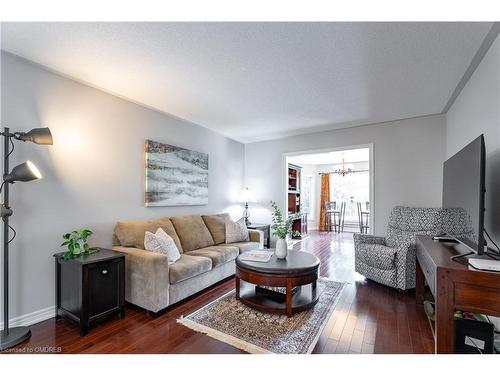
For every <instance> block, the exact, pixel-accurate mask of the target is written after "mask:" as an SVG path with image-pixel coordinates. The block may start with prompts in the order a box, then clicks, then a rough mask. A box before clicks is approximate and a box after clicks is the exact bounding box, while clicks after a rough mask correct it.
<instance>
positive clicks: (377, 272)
mask: <svg viewBox="0 0 500 375" xmlns="http://www.w3.org/2000/svg"><path fill="white" fill-rule="evenodd" d="M440 233H447V234H450V235H458V234H460V235H462V236H473V232H472V226H471V223H470V220H469V218H468V216H467V215H466V213H465V211H463V210H461V209H441V208H415V207H401V206H396V207H394V208H393V210H392V212H391V215H390V217H389V225H388V229H387V236H386V237H377V236H371V235H366V234H358V233H355V234H354V249H355V269H356V272H359V273H360V274H362V275H363V276H365V277H367V278H368V279H371V280H373V281H376V282H378V283H381V284H384V285H387V286H390V287H393V288H397V289H401V290H407V289H412V288H415V270H416V247H415V236H416V235H418V234H424V235H436V234H440Z"/></svg>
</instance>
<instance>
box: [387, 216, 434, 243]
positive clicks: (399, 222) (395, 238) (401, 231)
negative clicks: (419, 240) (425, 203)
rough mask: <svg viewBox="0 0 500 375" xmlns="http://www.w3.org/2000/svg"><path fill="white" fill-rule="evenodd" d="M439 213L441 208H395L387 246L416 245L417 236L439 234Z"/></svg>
mask: <svg viewBox="0 0 500 375" xmlns="http://www.w3.org/2000/svg"><path fill="white" fill-rule="evenodd" d="M439 211H440V209H439V208H419V207H402V206H396V207H394V208H393V209H392V211H391V215H390V217H389V226H388V228H387V237H386V242H387V246H390V247H397V246H399V245H400V244H402V243H415V236H416V235H417V234H429V235H431V234H437V233H436V231H437V230H438V229H437V228H438V227H439V215H438V214H439Z"/></svg>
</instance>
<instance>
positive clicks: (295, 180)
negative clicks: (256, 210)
mask: <svg viewBox="0 0 500 375" xmlns="http://www.w3.org/2000/svg"><path fill="white" fill-rule="evenodd" d="M301 170H302V167H300V166H298V165H294V164H288V201H287V212H288V214H295V213H297V212H300V211H301V207H302V205H301V190H300V189H301V183H300V182H301V177H302V172H301ZM292 229H293V230H294V231H297V232H299V233H300V236H293V238H301V237H302V235H304V234H306V233H307V215H306V214H302V215H301V217H300V218H299V219H297V220H294V222H293V224H292Z"/></svg>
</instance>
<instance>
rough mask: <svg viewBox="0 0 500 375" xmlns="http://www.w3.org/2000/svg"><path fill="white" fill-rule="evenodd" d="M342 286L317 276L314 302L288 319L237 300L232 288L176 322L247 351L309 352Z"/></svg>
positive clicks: (328, 316)
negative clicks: (316, 290) (317, 296)
mask: <svg viewBox="0 0 500 375" xmlns="http://www.w3.org/2000/svg"><path fill="white" fill-rule="evenodd" d="M343 288H344V283H341V282H337V281H332V280H328V279H324V278H322V279H319V280H318V292H319V293H320V295H319V301H318V303H317V304H316V305H315V306H314V307H313V308H312V309H310V310H307V311H302V312H300V313H296V314H294V315H293V316H292V317H291V318H288V317H287V316H286V315H283V314H270V313H264V312H260V311H257V310H254V309H252V308H250V307H248V306H246V305H244V304H243V303H241V302H239V301H237V300H236V297H235V292H234V290H233V291H231V292H229V293H227V294H225V295H224V296H222V297H220V298H218V299H216V300H215V301H213V302H211V303H209V304H208V305H206V306H203V307H202V308H201V309H199V310H197V311H195V312H194V313H192V314H190V315H188V316H186V317H182V318H181V319H179V320H177V322H178V323H181V324H183V325H185V326H186V327H189V328H191V329H193V330H195V331H198V332H203V333H206V334H208V335H209V336H211V337H213V338H215V339H217V340H220V341H223V342H225V343H228V344H230V345H232V346H235V347H237V348H239V349H242V350H244V351H247V352H249V353H276V354H304V353H311V352H312V350H313V349H314V346H315V345H316V343H317V341H318V339H319V336H320V335H321V332H322V331H323V329H324V327H325V325H326V323H327V322H328V319H329V318H330V315H331V314H332V312H333V309H334V308H335V305H336V304H337V301H338V299H339V297H340V294H341V292H342V290H343Z"/></svg>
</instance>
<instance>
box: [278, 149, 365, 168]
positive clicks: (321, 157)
mask: <svg viewBox="0 0 500 375" xmlns="http://www.w3.org/2000/svg"><path fill="white" fill-rule="evenodd" d="M342 158H344V162H345V163H359V162H367V161H369V160H370V149H369V148H356V149H352V150H345V151H332V152H322V153H318V154H303V155H294V156H288V157H287V162H288V163H292V164H297V165H301V166H302V165H323V164H340V163H342Z"/></svg>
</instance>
